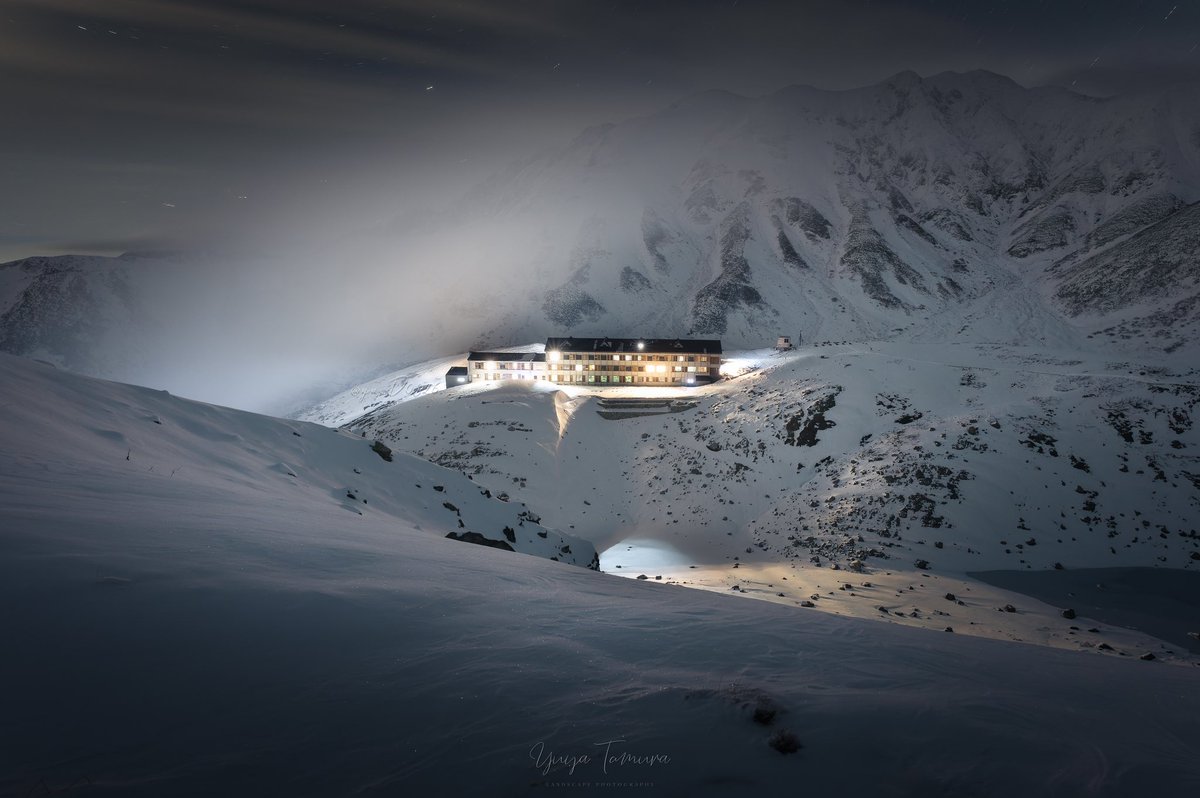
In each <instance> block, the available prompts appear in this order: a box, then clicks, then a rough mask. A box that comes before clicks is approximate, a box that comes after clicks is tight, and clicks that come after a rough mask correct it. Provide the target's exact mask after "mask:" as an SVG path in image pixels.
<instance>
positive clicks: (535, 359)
mask: <svg viewBox="0 0 1200 798" xmlns="http://www.w3.org/2000/svg"><path fill="white" fill-rule="evenodd" d="M467 360H495V361H503V362H505V363H518V362H521V361H524V362H526V363H545V362H546V353H545V352H469V353H468V354H467Z"/></svg>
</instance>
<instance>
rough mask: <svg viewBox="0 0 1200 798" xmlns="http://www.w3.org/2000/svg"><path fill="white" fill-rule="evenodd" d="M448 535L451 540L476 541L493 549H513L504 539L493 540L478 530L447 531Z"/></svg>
mask: <svg viewBox="0 0 1200 798" xmlns="http://www.w3.org/2000/svg"><path fill="white" fill-rule="evenodd" d="M446 537H448V538H450V539H451V540H461V541H463V542H464V543H475V544H477V545H480V546H490V547H491V548H493V549H504V550H505V551H513V547H512V546H510V545H508V544H507V543H506V542H504V541H503V540H492V539H491V538H485V537H484V536H483V535H481V534H479V533H478V532H462V533H458V532H447V533H446Z"/></svg>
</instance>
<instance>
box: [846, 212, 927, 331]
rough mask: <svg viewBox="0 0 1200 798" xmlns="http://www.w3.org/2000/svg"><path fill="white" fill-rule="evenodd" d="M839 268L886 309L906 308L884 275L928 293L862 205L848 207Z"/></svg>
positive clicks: (919, 276)
mask: <svg viewBox="0 0 1200 798" xmlns="http://www.w3.org/2000/svg"><path fill="white" fill-rule="evenodd" d="M841 265H842V268H843V269H845V270H846V271H847V272H848V273H849V274H851V275H853V276H854V277H857V278H858V280H859V282H860V283H861V284H862V290H863V292H864V293H865V294H866V295H867V296H869V297H870V298H871V299H873V300H875V301H876V302H878V303H879V304H880V305H883V306H884V307H886V308H897V309H909V305H908V304H907V303H906V302H904V301H903V300H901V299H900V298H899V297H898V296H896V294H895V293H894V292H893V291H892V289H891V287H890V286H889V285H888V283H887V278H890V279H892V280H894V281H895V282H897V283H899V284H900V285H904V286H909V287H911V288H912V289H914V290H915V291H919V292H922V293H928V291H927V289H926V288H925V279H924V278H923V277H922V276H921V274H920V272H918V271H917V270H916V269H914V268H913V267H911V266H909V265H908V264H907V263H906V262H905V261H904V260H903V259H902V258H901V257H900V256H899V255H897V254H896V253H895V251H894V250H892V248H891V247H890V246H888V243H887V241H886V240H885V239H884V237H883V236H882V235H881V234H880V232H879V231H878V230H877V229H876V228H875V226H874V223H873V222H872V221H871V217H870V214H869V213H868V210H867V207H866V206H865V205H862V204H859V205H856V206H855V207H854V208H852V209H851V215H850V230H849V232H848V233H847V235H846V248H845V251H844V252H843V253H842V259H841Z"/></svg>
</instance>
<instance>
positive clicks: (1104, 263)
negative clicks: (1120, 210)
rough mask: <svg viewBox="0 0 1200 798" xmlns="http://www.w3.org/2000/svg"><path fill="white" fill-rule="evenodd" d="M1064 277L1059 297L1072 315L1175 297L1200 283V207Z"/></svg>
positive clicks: (1080, 264)
mask: <svg viewBox="0 0 1200 798" xmlns="http://www.w3.org/2000/svg"><path fill="white" fill-rule="evenodd" d="M1058 273H1059V275H1060V277H1061V280H1062V282H1061V284H1060V286H1059V289H1058V293H1057V296H1058V299H1059V300H1060V301H1061V302H1062V304H1063V306H1064V307H1065V308H1066V310H1067V311H1068V312H1069V313H1071V314H1072V315H1079V314H1082V313H1086V312H1110V311H1114V310H1119V309H1121V308H1127V307H1130V306H1133V305H1137V304H1139V303H1141V302H1144V301H1146V300H1148V299H1162V298H1169V297H1172V296H1173V294H1172V292H1173V291H1175V290H1176V288H1177V287H1178V286H1181V285H1189V284H1190V285H1195V284H1196V281H1197V280H1198V279H1200V203H1196V204H1193V205H1189V206H1187V207H1186V208H1182V209H1180V210H1178V211H1176V212H1175V213H1172V214H1171V215H1170V216H1168V217H1167V218H1166V219H1163V220H1162V221H1160V222H1158V223H1156V224H1154V225H1151V226H1150V227H1148V228H1146V229H1144V230H1142V231H1140V232H1139V233H1137V234H1136V235H1134V236H1132V237H1130V238H1128V239H1126V240H1125V241H1122V242H1121V243H1119V244H1116V245H1114V246H1112V247H1110V248H1109V249H1107V250H1105V251H1103V252H1101V253H1100V254H1098V255H1093V256H1092V257H1090V258H1087V259H1085V260H1082V261H1079V262H1078V263H1075V264H1073V265H1071V266H1066V267H1062V268H1059V269H1058ZM1180 300H1181V301H1186V298H1184V297H1181V298H1180Z"/></svg>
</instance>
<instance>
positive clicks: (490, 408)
mask: <svg viewBox="0 0 1200 798" xmlns="http://www.w3.org/2000/svg"><path fill="white" fill-rule="evenodd" d="M1171 359H1172V358H1171V356H1169V355H1166V354H1163V355H1160V359H1159V361H1158V362H1153V363H1145V362H1144V363H1132V362H1129V361H1122V360H1115V359H1112V358H1104V357H1098V356H1088V355H1078V354H1076V353H1072V352H1069V351H1068V352H1050V351H1045V350H1034V349H1029V348H1021V347H1008V346H998V345H982V344H912V343H909V344H899V343H891V344H885V343H872V344H856V345H853V344H840V345H829V346H813V347H803V348H801V349H800V350H797V351H796V352H791V353H777V352H773V351H771V350H766V351H758V352H748V353H732V354H731V356H730V362H729V363H727V365H726V369H727V370H731V371H732V372H734V376H730V377H729V378H727V379H725V380H722V381H720V382H718V383H715V384H713V385H711V386H706V387H702V388H697V389H687V390H682V389H658V390H654V389H648V388H647V389H642V388H632V387H631V388H618V389H609V390H606V391H602V392H600V393H596V392H595V391H588V390H586V389H578V388H572V387H569V386H566V387H560V386H555V385H551V384H548V383H546V384H542V383H511V384H503V383H478V384H471V385H468V386H463V387H457V388H453V389H445V390H441V389H437V388H433V387H431V380H430V379H429V378H428V377H427V376H426V370H422V369H413V370H411V371H410V372H409V375H410V376H409V378H408V380H406V379H404V378H403V377H402V376H401V375H396V376H395V377H394V378H393V379H392V380H390V381H380V382H377V383H371V384H368V385H366V386H363V390H360V391H355V392H348V393H347V394H344V395H342V396H340V397H337V398H335V399H333V400H330V401H329V402H326V403H325V404H323V405H322V406H321V408H320V413H319V414H320V415H321V417H322V418H323V419H325V421H326V423H328V422H329V421H330V420H331V419H345V420H344V421H343V422H342V423H344V424H345V428H346V429H348V430H350V431H353V432H355V433H357V434H365V435H366V436H367V437H368V438H376V437H377V438H379V439H381V440H384V441H386V442H387V444H388V445H389V446H393V447H395V448H397V449H400V450H404V451H409V452H412V453H413V454H415V455H418V456H420V457H424V458H428V459H430V460H432V461H433V462H436V463H439V464H441V465H445V466H447V467H451V468H455V469H458V470H460V471H462V472H463V473H466V474H469V475H471V476H472V477H473V478H474V480H475V481H476V482H477V483H478V484H480V485H484V486H487V487H489V488H490V489H491V490H492V491H493V492H500V491H503V492H504V493H505V494H507V495H511V497H513V498H519V499H521V500H522V501H525V502H527V503H529V504H530V505H531V506H536V507H538V509H539V512H540V513H541V514H542V515H543V517H544V518H545V519H546V522H547V523H548V524H550V525H552V526H555V527H557V528H560V529H564V530H567V531H569V532H571V533H572V534H577V535H580V536H581V537H583V538H585V539H587V540H590V541H592V542H593V543H594V544H595V545H596V548H597V549H598V550H599V551H600V552H601V564H602V568H603V569H604V570H606V571H608V572H610V573H614V574H622V575H626V576H630V577H636V576H642V575H645V576H648V577H650V578H655V579H662V580H666V581H668V582H674V583H678V584H686V585H689V586H694V587H703V588H708V589H714V590H720V591H730V590H734V591H737V593H738V594H739V595H743V596H751V597H755V598H761V599H766V600H769V601H782V602H784V603H787V604H790V605H793V606H795V605H800V604H805V605H811V604H814V603H815V605H816V607H817V608H820V609H824V610H827V611H830V612H835V613H838V614H849V615H857V616H865V617H887V618H888V619H890V620H896V616H895V614H896V613H897V612H898V613H899V617H900V618H902V619H903V620H902V621H901V622H903V623H906V624H912V625H917V626H924V627H927V628H934V629H942V628H943V627H945V626H947V625H950V626H953V627H954V628H955V631H958V632H960V633H962V632H965V633H968V634H981V635H986V636H992V637H1002V638H1012V639H1021V640H1036V641H1038V642H1042V643H1045V644H1048V645H1056V646H1066V647H1072V648H1085V649H1093V650H1094V649H1095V647H1096V646H1097V645H1098V644H1099V643H1100V642H1101V641H1099V640H1097V639H1094V638H1093V637H1090V636H1088V635H1086V634H1084V635H1080V634H1078V633H1077V631H1078V628H1077V627H1076V626H1074V625H1073V624H1071V623H1070V622H1064V621H1063V620H1062V618H1061V617H1060V613H1061V610H1062V609H1063V607H1062V606H1061V605H1060V606H1059V607H1057V608H1056V607H1054V606H1052V605H1053V604H1054V603H1055V602H1049V603H1050V604H1051V606H1045V605H1040V604H1034V605H1031V604H1030V603H1029V602H1028V600H1027V599H1026V598H1024V597H1022V598H1020V599H1016V598H1012V597H1005V596H1004V595H1002V594H1000V593H996V592H994V591H992V590H990V589H989V588H988V587H986V583H987V582H988V579H989V578H990V577H988V576H986V575H984V576H983V577H980V574H986V573H987V572H995V571H1009V572H1012V571H1027V572H1040V573H1041V574H1043V575H1045V574H1046V573H1050V574H1055V573H1060V574H1067V573H1073V572H1076V571H1077V570H1078V569H1095V568H1113V567H1117V568H1128V567H1145V568H1164V569H1175V570H1176V571H1184V572H1188V571H1193V572H1196V573H1197V574H1198V575H1200V530H1198V529H1197V526H1196V523H1195V520H1194V519H1196V518H1198V517H1200V457H1197V454H1196V452H1197V451H1198V450H1200V438H1197V432H1196V426H1195V418H1196V412H1197V410H1196V408H1197V404H1198V403H1200V372H1197V371H1196V369H1195V368H1183V369H1176V368H1174V367H1172V366H1171V365H1170V363H1169V361H1170V360H1171ZM438 365H439V366H440V364H438ZM435 376H436V375H435ZM410 385H411V386H412V388H409V387H408V386H410ZM371 386H373V391H368V390H366V389H368V388H370V387H371ZM417 388H422V390H417ZM636 397H657V399H656V400H655V401H651V402H649V404H644V403H643V404H640V405H636V406H633V407H630V408H622V406H621V400H622V399H629V398H636ZM864 574H865V575H866V577H865V581H864ZM1062 578H1063V579H1064V580H1065V579H1068V578H1070V577H1062ZM981 579H982V581H981ZM1162 579H1168V577H1167V576H1163V577H1162ZM1151 581H1152V582H1153V581H1154V578H1151ZM864 584H865V585H868V586H869V588H870V589H863V585H864ZM847 586H848V587H847ZM1077 589H1078V586H1076V587H1073V588H1072V590H1077ZM831 591H834V592H831ZM947 593H949V594H953V595H956V596H958V597H959V598H962V597H963V596H967V595H970V596H972V597H973V598H972V599H970V600H968V601H967V603H966V604H964V603H963V602H962V601H958V602H957V603H952V604H951V605H948V604H947V603H946V601H945V600H944V598H943V597H944V595H945V594H947ZM1058 600H1059V601H1061V602H1070V601H1072V600H1071V599H1069V598H1068V597H1067V596H1066V595H1065V594H1064V595H1061V596H1060V597H1059V599H1058ZM1010 604H1011V605H1015V606H1019V607H1020V613H1019V614H1014V613H996V612H995V610H996V609H997V608H1002V607H1004V606H1006V605H1010ZM1164 616H1165V613H1164ZM1114 622H1115V621H1114ZM1184 626H1186V622H1185V623H1184V624H1183V625H1182V626H1178V627H1177V628H1175V629H1174V630H1173V631H1171V632H1169V633H1168V632H1166V631H1162V630H1160V636H1162V637H1164V638H1167V639H1169V643H1168V647H1171V648H1174V650H1176V651H1177V652H1178V651H1179V650H1181V649H1190V650H1191V651H1193V652H1194V653H1200V643H1197V642H1196V640H1195V639H1194V638H1192V637H1189V636H1188V633H1189V632H1196V631H1197V630H1195V629H1190V628H1183V627H1184ZM1109 645H1110V646H1112V645H1113V644H1112V643H1111V641H1110V643H1109ZM1159 655H1160V656H1162V655H1163V653H1162V651H1159Z"/></svg>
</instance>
